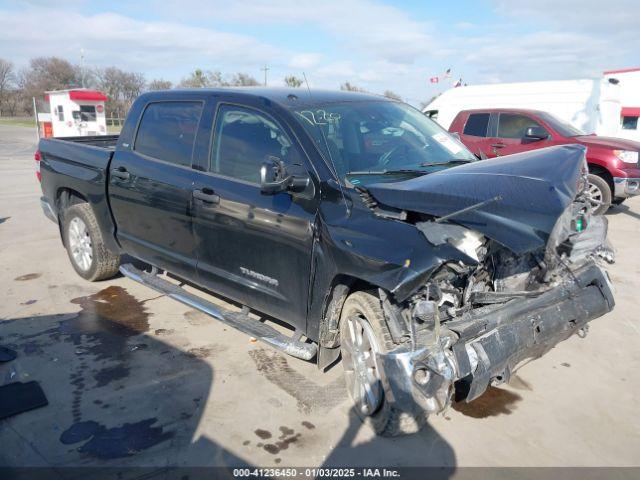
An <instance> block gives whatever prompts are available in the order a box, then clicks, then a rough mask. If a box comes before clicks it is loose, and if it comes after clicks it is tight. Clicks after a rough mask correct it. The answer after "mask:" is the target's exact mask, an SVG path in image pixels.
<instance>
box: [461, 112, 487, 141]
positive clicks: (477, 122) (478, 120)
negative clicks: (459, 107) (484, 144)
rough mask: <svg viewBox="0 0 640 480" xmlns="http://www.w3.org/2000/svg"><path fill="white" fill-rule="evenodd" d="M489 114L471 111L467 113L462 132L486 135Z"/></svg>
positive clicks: (472, 134) (476, 135)
mask: <svg viewBox="0 0 640 480" xmlns="http://www.w3.org/2000/svg"><path fill="white" fill-rule="evenodd" d="M490 116H491V115H490V114H489V113H472V114H471V115H469V119H468V120H467V123H466V124H465V126H464V131H463V132H462V133H463V134H465V135H471V136H474V137H486V136H487V129H488V127H489V117H490Z"/></svg>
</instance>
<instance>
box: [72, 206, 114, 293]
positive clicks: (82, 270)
mask: <svg viewBox="0 0 640 480" xmlns="http://www.w3.org/2000/svg"><path fill="white" fill-rule="evenodd" d="M62 229H63V230H62V231H63V238H64V245H65V247H66V249H67V253H68V254H69V259H70V260H71V265H72V266H73V268H74V270H75V271H76V272H77V273H78V275H80V276H81V277H82V278H84V279H85V280H89V281H90V282H95V281H97V280H104V279H107V278H111V277H113V276H115V275H116V274H117V273H118V266H119V265H120V256H119V255H117V254H114V253H113V252H111V251H110V250H108V249H107V247H106V246H105V245H104V241H103V239H102V233H101V232H100V227H99V226H98V222H97V220H96V217H95V215H94V213H93V210H92V209H91V207H90V206H89V204H87V203H80V204H77V205H72V206H71V207H69V208H68V209H67V210H65V212H64V215H63V220H62Z"/></svg>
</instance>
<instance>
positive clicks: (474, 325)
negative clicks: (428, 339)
mask: <svg viewBox="0 0 640 480" xmlns="http://www.w3.org/2000/svg"><path fill="white" fill-rule="evenodd" d="M614 304H615V302H614V298H613V293H612V286H611V282H610V280H609V278H608V276H607V273H606V272H605V271H604V270H602V269H601V268H600V267H599V266H598V265H596V263H595V262H594V261H592V260H589V261H588V262H586V263H585V264H583V265H582V266H581V267H579V268H577V269H575V270H574V271H573V272H572V279H571V280H567V282H566V283H565V284H563V285H561V286H558V287H556V288H554V289H553V290H549V291H547V292H544V293H542V294H540V295H539V296H537V297H533V298H527V299H518V300H512V301H509V302H507V303H506V304H504V305H501V306H500V307H496V306H489V307H482V308H478V309H476V310H473V311H471V312H469V313H467V314H465V315H463V316H462V317H461V318H460V319H457V320H454V321H450V322H447V323H446V324H445V325H443V327H446V328H448V329H449V330H450V331H453V332H454V333H455V334H456V335H457V336H458V339H457V341H456V342H455V344H453V345H448V343H447V342H449V341H450V339H451V337H447V336H442V337H441V340H442V341H441V342H440V343H439V345H438V346H437V347H432V348H427V347H422V348H417V349H416V350H413V351H411V350H410V347H406V346H402V347H399V348H398V349H396V350H393V351H391V352H389V353H387V354H382V355H379V357H378V361H379V365H380V366H381V376H382V382H383V383H384V384H385V387H386V391H387V392H390V393H389V395H388V397H389V398H388V400H389V401H390V402H392V403H394V404H396V406H397V408H399V409H402V410H404V411H415V412H417V411H418V410H426V411H427V412H428V413H438V412H441V411H443V410H444V409H446V408H447V407H448V406H449V404H450V402H451V400H452V397H453V391H454V389H455V391H456V396H457V397H458V398H457V400H460V399H465V400H466V401H471V400H473V399H475V398H477V397H479V396H480V395H482V393H483V392H484V391H485V390H486V389H487V387H488V386H489V385H490V383H491V382H492V381H497V382H502V381H508V379H509V376H510V375H511V373H512V372H514V371H515V370H516V368H517V367H518V366H519V365H520V364H522V362H523V361H524V360H527V359H530V358H537V357H540V356H541V355H543V354H544V353H546V352H547V351H548V350H550V349H551V348H553V347H554V346H555V345H557V344H558V343H559V342H561V341H562V340H565V339H567V338H569V337H570V336H571V335H573V334H574V333H576V332H578V331H579V330H581V329H584V328H585V325H586V324H587V323H588V322H589V321H590V320H593V319H595V318H598V317H600V316H602V315H604V314H605V313H607V312H609V311H611V310H612V309H613V307H614Z"/></svg>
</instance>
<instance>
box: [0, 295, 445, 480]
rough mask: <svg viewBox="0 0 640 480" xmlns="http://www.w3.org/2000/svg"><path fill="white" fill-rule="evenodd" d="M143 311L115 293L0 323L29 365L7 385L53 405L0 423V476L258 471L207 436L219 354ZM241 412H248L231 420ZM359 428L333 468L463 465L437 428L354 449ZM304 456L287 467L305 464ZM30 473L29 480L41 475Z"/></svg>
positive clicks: (344, 440)
mask: <svg viewBox="0 0 640 480" xmlns="http://www.w3.org/2000/svg"><path fill="white" fill-rule="evenodd" d="M145 302H146V300H138V299H137V298H135V297H134V296H132V295H131V294H129V293H128V292H127V291H126V290H125V289H124V288H122V287H120V286H115V285H112V286H109V287H107V288H105V289H103V290H101V291H100V292H98V293H96V294H93V295H88V296H84V297H79V298H76V299H74V300H72V303H73V304H75V305H77V306H79V307H80V310H79V311H77V312H74V313H63V314H54V315H38V316H31V317H21V318H13V319H5V320H0V325H1V326H2V329H1V330H0V332H1V336H0V343H1V344H2V345H4V346H8V347H10V348H13V349H14V350H16V351H17V352H18V354H19V355H18V358H17V359H16V360H14V361H13V362H9V363H7V364H0V378H2V383H3V384H5V383H9V382H15V381H31V380H36V381H38V382H40V384H41V386H42V387H43V389H44V391H45V394H46V396H47V398H48V400H49V405H48V406H46V407H43V408H39V409H36V410H33V411H31V412H28V413H25V414H21V415H18V416H15V417H12V418H10V419H6V420H2V421H0V444H2V445H3V448H2V451H1V452H0V466H5V467H7V466H8V467H12V468H18V470H17V473H20V471H21V470H20V468H24V467H35V466H38V467H45V468H44V470H41V471H40V473H41V474H43V475H44V476H45V477H46V476H47V475H48V474H49V473H51V470H50V469H55V471H56V472H58V473H60V472H62V474H63V476H64V473H65V472H66V471H67V470H66V469H69V468H74V469H75V470H74V471H73V475H74V476H75V475H78V474H79V473H81V472H84V473H85V474H86V475H90V476H91V477H92V478H93V477H96V476H103V475H105V476H115V475H116V474H117V475H121V476H122V478H128V477H129V476H136V477H137V476H140V475H142V474H146V473H149V474H152V476H154V478H155V476H156V475H159V476H162V475H164V474H165V473H166V475H168V477H167V478H174V477H173V476H172V475H173V474H180V475H178V477H176V478H180V477H181V476H183V475H188V476H189V478H204V477H207V476H209V477H210V476H211V470H207V469H208V468H209V467H212V466H216V467H223V469H222V471H216V472H215V474H216V475H217V476H228V477H229V478H232V476H233V475H232V471H233V468H234V467H250V466H251V462H250V461H249V460H246V459H244V458H241V457H240V456H238V455H236V454H234V453H233V452H232V451H231V450H230V449H229V448H235V447H238V445H235V447H234V442H233V440H232V436H230V437H229V443H228V444H226V442H225V445H221V444H219V443H217V442H215V441H213V440H211V439H210V438H208V437H207V435H206V434H207V431H206V430H205V431H203V432H202V433H201V432H200V430H199V426H200V425H202V424H206V423H208V422H207V421H206V418H205V416H204V410H205V406H206V404H207V402H208V400H209V399H210V396H211V395H212V394H213V392H214V389H213V384H214V377H215V376H214V367H213V366H212V364H215V363H216V358H215V355H216V352H215V349H213V350H207V351H206V352H205V351H202V350H201V349H195V348H191V349H190V348H188V347H183V348H177V347H176V346H175V345H172V344H171V343H169V342H168V341H163V337H164V336H166V335H168V331H167V330H164V329H156V330H153V331H152V330H151V327H150V325H149V316H150V315H151V314H150V313H149V312H148V311H147V306H146V303H145ZM265 358H266V357H265ZM250 361H251V359H249V358H247V362H250ZM317 374H318V375H322V374H321V373H320V372H318V373H317ZM289 394H290V395H293V394H291V393H289ZM237 401H238V402H240V403H241V402H242V399H241V398H239V399H237ZM336 408H338V407H336ZM242 411H243V408H242V406H241V405H238V406H237V408H234V409H233V411H232V412H231V414H232V415H233V414H234V413H233V412H237V413H236V414H237V415H242V413H241V412H242ZM307 423H308V424H309V425H311V424H310V423H309V422H307ZM304 424H305V422H303V425H304ZM5 426H10V428H3V427H5ZM209 428H210V427H209ZM307 428H309V431H308V433H307V434H308V436H309V440H313V438H312V436H313V432H312V430H311V428H313V429H316V428H317V427H315V426H312V427H307ZM361 428H365V429H366V428H368V427H367V426H364V425H363V424H362V423H361V421H360V420H359V418H358V417H357V415H356V414H355V413H353V412H351V413H350V415H349V425H348V426H347V428H346V430H345V432H344V434H343V435H342V437H341V438H340V440H339V441H338V442H337V443H336V444H335V446H334V447H333V448H332V450H331V452H330V454H329V456H328V457H327V458H326V461H325V462H324V465H326V466H336V465H344V466H347V465H349V466H354V465H355V466H363V467H368V466H406V465H430V464H433V465H438V466H443V465H444V466H446V467H452V466H453V465H455V455H454V453H453V450H452V448H451V447H450V446H449V445H448V444H447V443H446V442H445V441H444V440H443V439H442V437H441V436H440V435H439V434H438V433H437V432H436V431H435V430H433V429H432V428H431V427H429V426H427V427H426V429H425V430H424V431H423V432H421V433H419V434H416V435H412V436H408V437H404V438H395V439H388V438H377V437H374V438H372V439H370V440H367V441H365V442H359V443H356V444H354V440H355V439H356V436H357V434H358V432H359V431H360V429H361ZM318 430H320V428H317V430H316V431H318ZM12 432H14V433H12ZM217 434H219V432H218V433H217ZM217 434H216V435H217ZM367 437H369V435H367ZM236 450H237V448H236ZM296 450H297V447H293V448H292V451H291V456H290V457H289V458H288V459H286V460H285V461H287V462H289V461H290V462H291V463H293V464H304V463H305V460H304V457H298V455H299V454H296V453H295V452H296ZM298 458H300V460H298ZM283 463H284V462H283ZM282 466H285V465H282ZM143 467H144V468H143ZM78 468H80V469H86V470H81V471H78V470H77V469H78ZM444 471H446V469H445V470H443V472H444ZM22 472H23V474H24V475H23V476H24V477H25V478H29V477H31V476H32V475H33V473H34V471H33V470H29V469H27V470H23V471H22ZM43 478H44V477H43ZM440 478H441V477H440Z"/></svg>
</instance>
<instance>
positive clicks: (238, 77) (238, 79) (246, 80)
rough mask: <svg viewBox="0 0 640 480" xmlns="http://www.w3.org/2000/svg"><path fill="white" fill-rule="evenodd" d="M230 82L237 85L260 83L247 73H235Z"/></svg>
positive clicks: (244, 85)
mask: <svg viewBox="0 0 640 480" xmlns="http://www.w3.org/2000/svg"><path fill="white" fill-rule="evenodd" d="M230 83H231V85H233V86H238V87H255V86H257V85H260V83H258V81H257V80H256V79H255V78H253V77H252V76H251V75H249V74H248V73H236V74H235V75H234V76H233V78H232V79H231V82H230Z"/></svg>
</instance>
